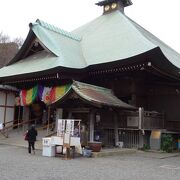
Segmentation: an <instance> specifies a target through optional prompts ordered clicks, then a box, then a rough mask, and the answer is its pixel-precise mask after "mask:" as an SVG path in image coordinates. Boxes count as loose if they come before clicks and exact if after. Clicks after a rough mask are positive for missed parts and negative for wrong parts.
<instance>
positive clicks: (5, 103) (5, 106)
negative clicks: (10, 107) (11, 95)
mask: <svg viewBox="0 0 180 180" xmlns="http://www.w3.org/2000/svg"><path fill="white" fill-rule="evenodd" d="M5 94H6V95H5V102H4V120H3V121H4V124H5V123H6V108H7V96H8V95H7V92H6V93H5Z"/></svg>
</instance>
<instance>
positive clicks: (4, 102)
mask: <svg viewBox="0 0 180 180" xmlns="http://www.w3.org/2000/svg"><path fill="white" fill-rule="evenodd" d="M14 112H15V94H14V93H13V92H7V91H0V115H1V118H0V123H5V124H6V123H8V125H12V124H13V120H14Z"/></svg>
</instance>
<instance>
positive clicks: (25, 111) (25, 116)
mask: <svg viewBox="0 0 180 180" xmlns="http://www.w3.org/2000/svg"><path fill="white" fill-rule="evenodd" d="M22 119H23V121H28V120H29V106H24V107H23V115H22ZM27 129H28V123H26V124H23V131H25V130H27Z"/></svg>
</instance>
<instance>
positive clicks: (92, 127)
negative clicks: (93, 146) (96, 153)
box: [89, 110, 95, 142]
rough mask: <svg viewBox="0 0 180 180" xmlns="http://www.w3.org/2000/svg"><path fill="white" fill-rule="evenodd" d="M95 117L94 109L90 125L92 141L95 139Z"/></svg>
mask: <svg viewBox="0 0 180 180" xmlns="http://www.w3.org/2000/svg"><path fill="white" fill-rule="evenodd" d="M94 118H95V111H94V110H92V111H90V127H89V130H90V132H89V133H90V142H93V141H94Z"/></svg>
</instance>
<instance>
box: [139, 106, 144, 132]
mask: <svg viewBox="0 0 180 180" xmlns="http://www.w3.org/2000/svg"><path fill="white" fill-rule="evenodd" d="M143 119H144V109H143V108H141V107H140V108H139V125H138V128H139V129H142V128H143Z"/></svg>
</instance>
